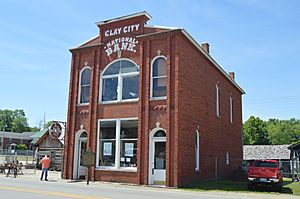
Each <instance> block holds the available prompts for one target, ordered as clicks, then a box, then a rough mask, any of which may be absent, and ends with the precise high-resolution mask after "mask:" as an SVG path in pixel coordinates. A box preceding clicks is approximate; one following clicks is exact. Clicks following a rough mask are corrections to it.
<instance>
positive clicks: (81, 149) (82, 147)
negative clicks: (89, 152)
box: [77, 132, 87, 179]
mask: <svg viewBox="0 0 300 199" xmlns="http://www.w3.org/2000/svg"><path fill="white" fill-rule="evenodd" d="M86 140H87V134H86V132H83V133H82V134H81V135H80V137H79V139H78V142H79V143H78V163H79V164H78V175H77V177H78V178H79V179H84V178H85V167H84V166H83V155H84V153H85V152H86V149H87V142H86Z"/></svg>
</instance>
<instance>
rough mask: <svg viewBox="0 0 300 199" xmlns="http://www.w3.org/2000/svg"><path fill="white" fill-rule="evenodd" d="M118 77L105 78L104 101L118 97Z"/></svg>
mask: <svg viewBox="0 0 300 199" xmlns="http://www.w3.org/2000/svg"><path fill="white" fill-rule="evenodd" d="M117 90H118V78H117V77H114V78H108V79H103V92H102V101H104V102H105V101H114V100H117V97H118V92H117Z"/></svg>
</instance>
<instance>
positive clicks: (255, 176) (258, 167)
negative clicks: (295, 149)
mask: <svg viewBox="0 0 300 199" xmlns="http://www.w3.org/2000/svg"><path fill="white" fill-rule="evenodd" d="M281 170H282V169H281V168H279V164H278V162H277V161H276V160H256V161H254V162H253V163H252V165H251V166H250V167H249V168H248V172H247V177H248V181H249V182H248V189H249V190H252V189H254V188H255V186H272V187H274V188H275V189H276V190H277V191H280V192H281V190H282V186H283V174H282V171H281Z"/></svg>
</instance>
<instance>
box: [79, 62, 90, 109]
mask: <svg viewBox="0 0 300 199" xmlns="http://www.w3.org/2000/svg"><path fill="white" fill-rule="evenodd" d="M90 74H91V69H90V68H89V67H86V68H83V69H82V70H81V73H80V78H79V79H80V86H79V104H86V103H89V98H90Z"/></svg>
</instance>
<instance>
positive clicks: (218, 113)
mask: <svg viewBox="0 0 300 199" xmlns="http://www.w3.org/2000/svg"><path fill="white" fill-rule="evenodd" d="M216 114H217V117H221V113H220V87H219V83H218V82H217V84H216Z"/></svg>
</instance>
